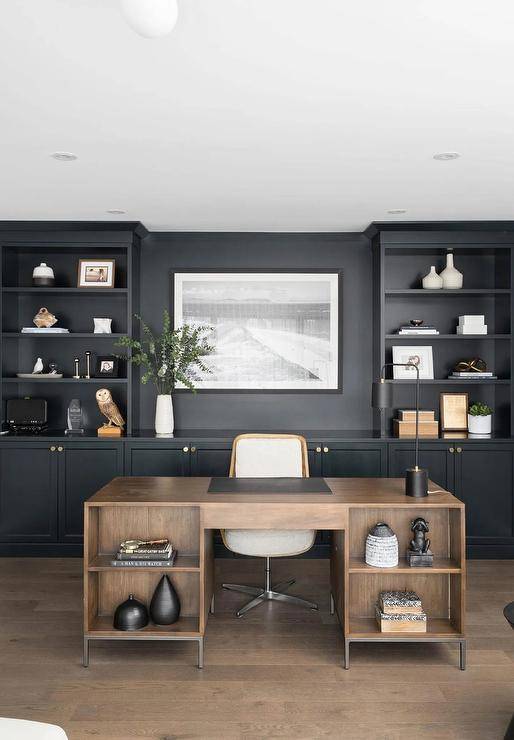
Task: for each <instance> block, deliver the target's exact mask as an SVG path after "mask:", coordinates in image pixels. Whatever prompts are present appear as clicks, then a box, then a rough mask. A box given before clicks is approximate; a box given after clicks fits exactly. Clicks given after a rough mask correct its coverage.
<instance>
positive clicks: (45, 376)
mask: <svg viewBox="0 0 514 740" xmlns="http://www.w3.org/2000/svg"><path fill="white" fill-rule="evenodd" d="M16 377H17V378H30V379H31V380H59V379H60V378H62V373H16Z"/></svg>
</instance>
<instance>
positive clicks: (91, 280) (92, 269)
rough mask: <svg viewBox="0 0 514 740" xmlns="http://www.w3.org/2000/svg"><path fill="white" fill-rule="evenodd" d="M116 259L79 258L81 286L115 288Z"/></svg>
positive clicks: (79, 284)
mask: <svg viewBox="0 0 514 740" xmlns="http://www.w3.org/2000/svg"><path fill="white" fill-rule="evenodd" d="M115 264H116V263H115V260H79V275H78V287H79V288H114V271H115Z"/></svg>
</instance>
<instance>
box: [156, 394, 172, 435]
mask: <svg viewBox="0 0 514 740" xmlns="http://www.w3.org/2000/svg"><path fill="white" fill-rule="evenodd" d="M174 428H175V422H174V419H173V400H172V398H171V395H170V394H167V395H164V394H162V395H158V396H157V403H156V406H155V433H156V434H157V435H158V436H159V437H172V436H173V430H174Z"/></svg>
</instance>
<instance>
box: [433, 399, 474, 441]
mask: <svg viewBox="0 0 514 740" xmlns="http://www.w3.org/2000/svg"><path fill="white" fill-rule="evenodd" d="M439 405H440V418H441V431H442V432H450V431H452V432H458V431H461V432H466V431H467V429H468V394H467V393H441V394H440V396H439Z"/></svg>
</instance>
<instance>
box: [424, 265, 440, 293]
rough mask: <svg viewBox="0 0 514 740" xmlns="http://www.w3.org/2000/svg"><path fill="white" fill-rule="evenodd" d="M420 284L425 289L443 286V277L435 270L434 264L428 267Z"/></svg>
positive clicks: (438, 288)
mask: <svg viewBox="0 0 514 740" xmlns="http://www.w3.org/2000/svg"><path fill="white" fill-rule="evenodd" d="M422 285H423V287H424V289H425V290H441V288H442V287H443V279H442V277H441V276H440V275H438V274H437V272H436V271H435V266H434V265H432V266H431V267H430V272H429V273H427V275H425V277H424V278H423V280H422Z"/></svg>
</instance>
